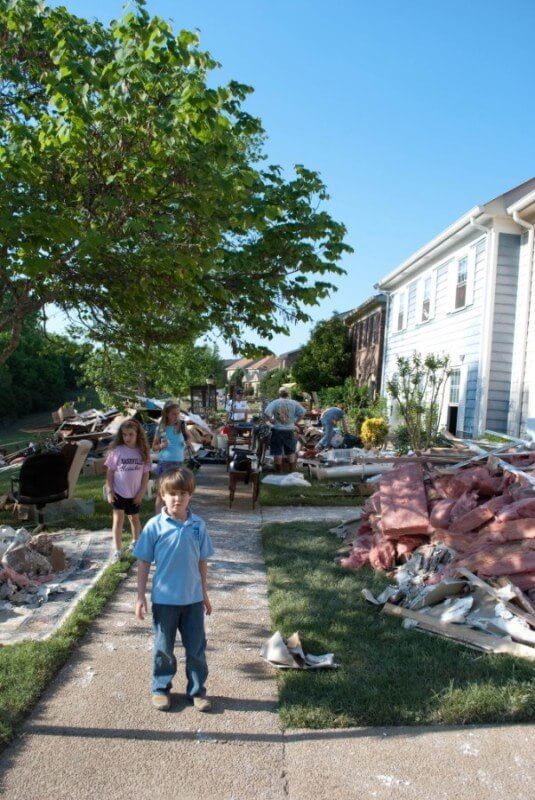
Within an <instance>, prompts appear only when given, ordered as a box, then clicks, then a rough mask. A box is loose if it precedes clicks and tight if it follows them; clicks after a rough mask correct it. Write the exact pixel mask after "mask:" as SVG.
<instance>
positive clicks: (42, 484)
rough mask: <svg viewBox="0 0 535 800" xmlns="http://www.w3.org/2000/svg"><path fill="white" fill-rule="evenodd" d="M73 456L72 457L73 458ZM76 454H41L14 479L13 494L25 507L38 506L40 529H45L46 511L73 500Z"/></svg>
mask: <svg viewBox="0 0 535 800" xmlns="http://www.w3.org/2000/svg"><path fill="white" fill-rule="evenodd" d="M69 456H70V457H69ZM71 462H72V454H71V452H70V450H69V452H63V451H62V452H60V453H37V454H36V455H33V456H28V458H27V459H26V461H24V462H23V464H22V466H21V468H20V473H19V476H18V478H12V479H11V494H12V495H13V497H14V499H15V500H16V501H17V503H20V504H21V505H23V506H35V507H36V508H37V519H38V521H39V525H40V526H43V527H44V517H43V508H44V507H45V506H46V505H47V504H48V503H56V502H58V501H59V500H65V498H66V497H68V496H69V479H68V476H69V469H70V466H71Z"/></svg>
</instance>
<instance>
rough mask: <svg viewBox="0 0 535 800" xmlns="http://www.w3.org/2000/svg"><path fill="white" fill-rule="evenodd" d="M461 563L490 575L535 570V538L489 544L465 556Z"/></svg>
mask: <svg viewBox="0 0 535 800" xmlns="http://www.w3.org/2000/svg"><path fill="white" fill-rule="evenodd" d="M460 563H461V564H462V565H463V566H465V567H468V569H469V570H471V571H472V572H477V573H478V574H480V575H487V576H488V577H494V576H499V575H510V574H513V573H516V572H531V571H532V570H535V540H534V539H527V540H526V541H523V542H509V543H508V544H503V545H494V544H490V545H489V544H487V545H485V546H484V547H482V548H481V549H480V550H478V551H477V552H476V553H473V554H472V555H469V556H465V557H464V558H463V559H462V560H461V562H460Z"/></svg>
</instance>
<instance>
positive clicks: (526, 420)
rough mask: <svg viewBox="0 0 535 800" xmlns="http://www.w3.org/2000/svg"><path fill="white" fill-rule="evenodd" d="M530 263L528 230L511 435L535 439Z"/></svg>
mask: <svg viewBox="0 0 535 800" xmlns="http://www.w3.org/2000/svg"><path fill="white" fill-rule="evenodd" d="M529 260H530V252H529V236H528V233H527V231H526V232H525V233H524V234H522V239H521V247H520V273H519V281H518V303H517V310H518V316H517V325H516V329H515V344H514V369H513V381H512V387H511V410H510V415H509V433H510V434H511V435H512V436H518V435H520V436H522V437H524V436H528V437H531V438H533V439H535V275H533V271H534V265H532V264H530V263H529ZM530 287H531V291H530ZM528 315H529V316H528ZM526 329H527V336H526ZM515 401H516V402H515ZM519 411H520V412H521V413H520V414H519Z"/></svg>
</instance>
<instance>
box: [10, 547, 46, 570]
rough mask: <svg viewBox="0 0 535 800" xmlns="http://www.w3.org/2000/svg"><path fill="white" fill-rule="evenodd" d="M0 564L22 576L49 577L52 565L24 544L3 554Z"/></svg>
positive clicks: (44, 557)
mask: <svg viewBox="0 0 535 800" xmlns="http://www.w3.org/2000/svg"><path fill="white" fill-rule="evenodd" d="M2 564H3V565H4V566H6V567H10V568H11V569H13V570H15V572H19V573H22V574H23V575H50V573H51V572H52V564H51V562H50V561H49V560H48V558H47V557H46V556H43V555H41V553H38V552H37V551H36V550H32V548H31V547H29V546H28V545H26V544H21V545H18V546H17V547H13V548H12V549H11V550H8V551H7V552H6V553H4V556H3V558H2Z"/></svg>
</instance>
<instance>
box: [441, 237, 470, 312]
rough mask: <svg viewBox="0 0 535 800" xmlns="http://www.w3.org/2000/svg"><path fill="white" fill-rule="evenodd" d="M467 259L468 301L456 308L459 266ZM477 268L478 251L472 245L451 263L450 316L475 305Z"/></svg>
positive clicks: (449, 274) (449, 273)
mask: <svg viewBox="0 0 535 800" xmlns="http://www.w3.org/2000/svg"><path fill="white" fill-rule="evenodd" d="M464 258H466V299H465V303H464V305H463V306H459V307H458V308H456V307H455V295H456V291H457V275H458V273H459V264H460V262H461V261H462V260H463V259H464ZM475 267H476V250H475V247H474V246H472V245H470V246H469V247H465V248H463V250H460V251H459V252H458V253H456V255H455V258H454V259H453V260H452V261H451V262H450V264H449V267H448V306H449V311H448V313H449V314H458V313H460V312H461V311H464V310H465V309H466V308H469V307H470V306H471V305H473V303H474V283H475Z"/></svg>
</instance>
